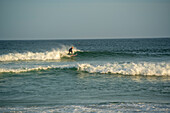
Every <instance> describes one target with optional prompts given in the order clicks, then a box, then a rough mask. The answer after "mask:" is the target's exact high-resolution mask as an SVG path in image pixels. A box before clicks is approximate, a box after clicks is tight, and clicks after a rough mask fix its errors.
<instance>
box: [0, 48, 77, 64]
mask: <svg viewBox="0 0 170 113" xmlns="http://www.w3.org/2000/svg"><path fill="white" fill-rule="evenodd" d="M77 51H80V50H78V49H76V48H74V52H77ZM67 54H68V47H66V46H63V47H62V48H61V49H57V50H56V49H53V50H52V51H46V52H35V53H34V52H29V51H28V52H25V53H9V54H6V55H1V56H0V61H1V62H2V61H25V60H26V61H27V60H42V61H45V60H58V59H61V58H62V57H70V55H67Z"/></svg>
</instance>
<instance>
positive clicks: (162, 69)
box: [0, 62, 170, 76]
mask: <svg viewBox="0 0 170 113" xmlns="http://www.w3.org/2000/svg"><path fill="white" fill-rule="evenodd" d="M48 69H74V70H77V71H82V72H83V71H85V72H88V73H101V74H122V75H146V76H152V75H153V76H170V63H165V62H159V63H153V62H139V63H134V62H124V63H118V62H115V63H107V64H98V65H97V64H96V65H94V64H89V63H82V64H68V65H57V66H56V65H51V66H37V67H34V68H19V69H2V68H1V69H0V73H8V72H12V73H20V72H29V71H38V70H48Z"/></svg>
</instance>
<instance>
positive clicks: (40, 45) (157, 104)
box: [0, 38, 170, 113]
mask: <svg viewBox="0 0 170 113" xmlns="http://www.w3.org/2000/svg"><path fill="white" fill-rule="evenodd" d="M71 46H74V52H75V54H78V55H77V56H75V57H70V56H69V55H67V53H68V49H69V48H70V47H71ZM0 112H32V113H35V112H38V113H39V112H47V113H48V112H71V113H72V112H75V113H79V112H90V113H92V112H93V113H96V112H103V113H105V112H170V39H169V38H167V39H105V40H44V41H40V40H38V41H0Z"/></svg>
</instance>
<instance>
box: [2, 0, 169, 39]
mask: <svg viewBox="0 0 170 113" xmlns="http://www.w3.org/2000/svg"><path fill="white" fill-rule="evenodd" d="M157 37H158V38H159V37H160V38H161V37H170V0H0V40H33V39H90V38H100V39H104V38H157Z"/></svg>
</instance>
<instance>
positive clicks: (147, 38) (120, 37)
mask: <svg viewBox="0 0 170 113" xmlns="http://www.w3.org/2000/svg"><path fill="white" fill-rule="evenodd" d="M168 38H170V36H169V37H117V38H116V37H114V38H109V37H106V38H48V39H0V41H36V40H37V41H38V40H42V41H43V40H105V39H106V40H107V39H120V40H121V39H168Z"/></svg>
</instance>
